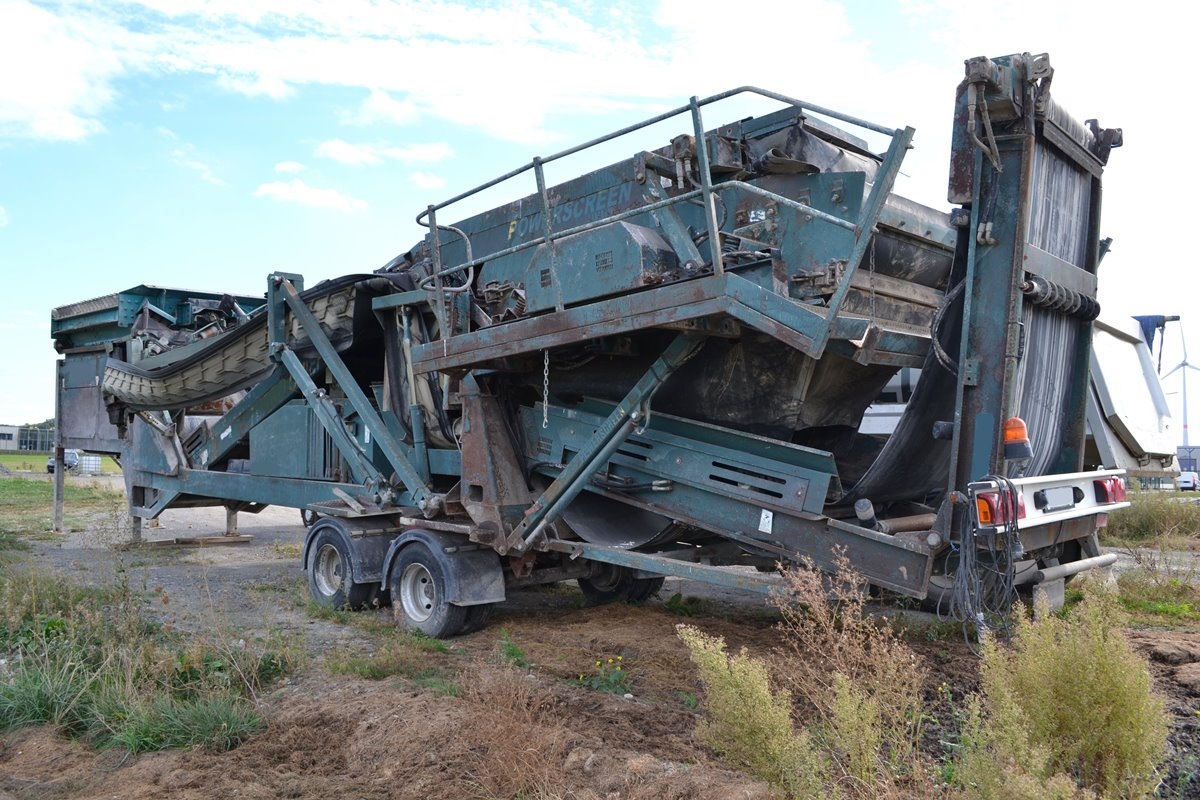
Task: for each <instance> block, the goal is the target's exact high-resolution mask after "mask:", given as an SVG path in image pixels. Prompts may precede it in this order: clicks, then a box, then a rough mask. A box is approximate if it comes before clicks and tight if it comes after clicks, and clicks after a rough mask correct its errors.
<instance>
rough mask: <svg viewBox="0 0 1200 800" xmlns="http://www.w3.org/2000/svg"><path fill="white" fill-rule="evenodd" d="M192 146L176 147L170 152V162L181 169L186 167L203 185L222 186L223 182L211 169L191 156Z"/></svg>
mask: <svg viewBox="0 0 1200 800" xmlns="http://www.w3.org/2000/svg"><path fill="white" fill-rule="evenodd" d="M192 150H193V148H192V146H191V145H184V146H183V147H177V148H175V149H174V150H172V151H171V160H172V161H174V162H175V163H176V164H178V165H179V166H181V167H186V168H187V169H190V170H192V171H193V172H195V173H196V174H197V175H199V176H200V180H202V181H204V182H205V183H211V184H212V185H213V186H224V185H225V181H223V180H221V179H220V178H218V177H217V176H216V174H215V173H213V171H212V168H211V167H209V166H208V164H205V163H204V162H203V161H200V160H199V159H197V158H196V157H195V156H194V155H193V154H192Z"/></svg>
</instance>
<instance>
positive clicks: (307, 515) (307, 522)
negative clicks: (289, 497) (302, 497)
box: [300, 508, 321, 528]
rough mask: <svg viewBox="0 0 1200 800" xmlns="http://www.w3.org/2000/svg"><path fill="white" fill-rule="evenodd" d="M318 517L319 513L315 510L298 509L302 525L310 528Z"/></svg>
mask: <svg viewBox="0 0 1200 800" xmlns="http://www.w3.org/2000/svg"><path fill="white" fill-rule="evenodd" d="M320 519H321V515H320V514H318V513H317V512H315V511H309V510H308V509H307V508H302V509H300V522H302V523H303V524H304V527H306V528H311V527H312V526H313V525H316V524H317V521H318V520H320Z"/></svg>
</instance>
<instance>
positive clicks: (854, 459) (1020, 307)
mask: <svg viewBox="0 0 1200 800" xmlns="http://www.w3.org/2000/svg"><path fill="white" fill-rule="evenodd" d="M1052 74H1053V73H1052V70H1051V68H1050V65H1049V61H1048V59H1047V57H1046V56H1044V55H1043V56H1031V55H1029V54H1023V55H1013V56H1007V57H1003V58H997V59H994V60H993V59H987V58H977V59H972V60H970V61H968V62H967V74H966V79H965V80H964V82H963V83H962V84H961V85H960V87H959V90H958V95H957V102H956V106H955V116H954V138H953V146H952V152H951V170H950V186H949V199H950V202H951V203H952V204H954V205H955V206H956V209H955V210H954V211H953V212H952V213H950V214H948V215H947V214H945V213H943V212H940V211H936V210H934V209H932V208H928V207H926V206H922V205H919V204H917V203H914V202H912V201H910V200H907V199H904V198H902V197H899V196H897V195H895V194H893V193H892V186H893V183H894V181H895V178H896V176H897V174H898V172H899V169H900V165H901V161H902V159H903V157H904V154H905V152H906V150H907V149H908V148H909V146H910V143H911V141H912V137H913V133H914V131H913V130H912V129H911V128H900V129H893V128H888V127H885V126H881V125H876V124H873V123H870V122H867V121H864V120H860V119H855V118H852V117H848V116H846V115H843V114H839V113H837V112H836V111H833V110H830V109H826V108H821V107H818V106H814V105H812V104H808V103H803V102H800V101H797V100H794V99H792V98H789V97H785V96H782V95H779V94H775V93H772V92H768V91H764V90H762V89H757V88H752V87H743V88H741V89H736V90H733V91H731V92H726V93H724V94H721V95H717V96H714V97H709V98H705V99H702V100H701V99H696V98H693V99H692V100H691V102H690V103H689V104H688V105H686V106H683V107H681V108H678V109H675V110H673V111H670V112H668V113H665V114H662V115H660V116H658V117H655V118H653V119H651V120H647V121H646V122H644V123H641V124H639V125H634V126H631V127H629V128H627V129H625V130H622V131H618V132H617V133H614V134H612V135H610V136H605V137H602V138H600V139H597V140H594V141H592V142H588V143H586V144H583V145H580V146H579V147H575V148H572V149H570V150H567V151H564V152H562V153H559V154H556V155H555V156H552V157H549V158H545V159H534V161H533V162H532V163H530V164H528V165H525V166H523V167H521V168H519V169H517V170H514V171H512V172H510V173H507V174H506V175H503V176H500V177H499V178H497V179H496V180H494V181H490V182H488V183H486V184H484V185H482V186H480V187H478V188H477V189H474V190H472V191H470V192H466V193H464V194H462V195H459V196H458V197H455V198H452V199H451V200H449V201H447V202H444V203H441V204H439V205H433V206H429V207H428V208H427V209H426V211H425V212H423V213H422V214H421V215H420V217H419V218H418V221H419V222H421V223H422V224H424V225H426V226H428V227H429V229H430V233H429V235H428V236H426V238H425V239H424V241H422V242H420V243H419V244H418V245H417V246H415V247H414V248H412V249H411V250H410V251H408V252H406V253H404V254H402V255H401V256H399V257H398V258H396V259H394V260H393V261H392V262H391V263H389V264H388V265H387V266H386V267H384V268H383V269H381V270H379V271H378V272H375V273H372V274H363V275H349V276H346V277H343V278H339V279H336V280H331V281H325V282H323V283H320V284H318V285H316V286H313V287H309V288H307V289H305V287H304V283H303V280H302V279H301V277H300V276H299V275H294V274H288V273H282V272H277V273H274V274H272V275H270V276H269V277H268V281H267V292H266V295H265V298H261V297H260V298H252V297H231V296H228V295H220V294H209V293H204V292H189V291H181V290H170V289H161V288H156V287H148V286H142V287H137V288H135V289H131V290H128V291H126V292H121V293H118V294H114V295H110V296H108V297H103V298H97V299H95V300H91V301H86V302H83V303H77V304H74V305H69V306H64V307H61V308H58V309H55V311H54V312H53V315H52V335H53V337H54V339H55V344H56V346H57V348H58V349H59V351H60V352H62V353H63V354H64V356H65V357H64V359H63V360H62V361H61V362H60V380H59V403H60V407H61V413H60V428H61V429H62V430H63V436H64V443H65V446H71V447H85V448H86V449H87V450H88V451H89V452H108V453H113V454H115V455H117V456H118V457H119V458H120V459H121V462H122V464H123V466H124V471H125V480H126V485H127V489H128V492H129V498H130V509H131V513H132V515H133V516H134V518H135V519H139V520H140V519H151V518H154V517H156V516H157V515H159V514H160V513H162V512H163V511H164V510H166V509H168V508H172V507H187V506H196V505H223V506H225V507H226V508H227V509H229V513H230V530H234V529H235V528H236V513H237V512H238V511H255V510H258V509H260V508H262V507H264V506H265V505H269V504H274V505H285V506H293V507H296V508H299V509H302V512H303V513H304V515H305V519H306V522H307V523H308V525H309V527H308V533H307V537H306V539H305V543H304V548H303V556H302V559H303V565H304V568H305V569H306V571H307V574H308V582H309V586H310V589H311V591H312V594H313V596H314V597H315V598H317V599H318V600H319V601H321V602H323V603H327V604H330V605H334V606H342V605H348V606H351V607H362V606H365V605H368V604H371V603H372V602H375V601H386V600H390V601H391V602H392V604H393V606H394V607H395V608H396V609H397V617H398V619H400V620H401V621H402V622H403V623H404V624H407V625H409V626H411V627H414V628H417V629H420V630H422V631H424V632H425V633H428V634H430V635H434V636H450V635H455V634H458V633H462V632H466V631H471V630H474V629H477V628H479V627H481V626H482V625H483V624H484V622H485V620H486V618H487V615H488V611H489V609H490V608H491V607H492V605H493V604H495V603H498V602H501V601H503V600H504V598H505V592H506V590H507V589H509V588H512V587H515V586H522V585H528V584H535V583H545V582H553V581H561V580H567V579H575V580H577V581H578V583H579V585H580V587H581V588H582V590H583V592H584V594H585V596H586V597H587V599H588V600H590V601H593V602H603V601H606V600H614V599H623V600H629V601H638V600H642V599H645V598H646V597H648V596H649V595H651V594H652V593H653V592H654V591H655V590H656V589H657V588H658V587H659V586H661V585H662V581H663V576H667V575H676V576H682V577H686V578H691V579H696V580H702V581H710V582H713V583H718V584H724V585H729V586H737V587H745V588H747V589H752V590H757V591H762V592H766V591H769V590H770V588H771V587H772V586H774V585H776V584H777V582H778V577H777V576H775V575H772V574H771V572H772V571H773V568H774V567H775V565H776V564H778V563H780V562H782V563H784V564H789V563H796V562H811V563H813V564H815V565H817V566H818V567H821V568H826V569H832V568H833V567H834V565H835V559H836V557H837V554H838V553H845V556H846V557H847V558H848V559H849V562H850V564H851V565H852V566H853V567H854V569H855V570H857V571H858V572H859V573H861V574H862V575H863V576H865V577H866V578H867V579H869V580H870V581H871V582H872V583H873V584H875V585H876V586H879V587H882V588H885V589H888V590H891V591H893V592H898V593H900V594H904V595H909V596H912V597H915V598H933V599H936V598H943V599H945V598H949V599H952V600H953V601H954V606H955V608H956V610H957V611H958V612H959V613H960V614H962V615H964V616H966V617H975V616H977V615H978V614H979V613H980V612H981V611H983V610H986V609H987V608H989V607H995V606H1000V605H1004V604H1007V603H1009V602H1011V597H1012V593H1013V591H1014V588H1015V586H1016V585H1018V584H1034V583H1042V584H1045V585H1053V584H1054V583H1055V582H1057V581H1061V580H1063V579H1065V578H1066V577H1069V576H1070V575H1072V574H1075V573H1077V572H1080V571H1083V570H1085V569H1088V568H1090V567H1094V566H1098V565H1101V564H1103V563H1105V558H1104V557H1102V556H1100V554H1099V552H1098V550H1097V547H1096V536H1095V534H1096V530H1097V528H1098V527H1099V526H1102V525H1103V524H1104V522H1105V515H1106V514H1107V513H1108V512H1109V511H1112V510H1114V509H1117V508H1121V507H1123V506H1125V505H1127V503H1126V502H1125V487H1124V483H1123V480H1122V473H1121V472H1120V471H1119V470H1105V469H1092V470H1091V471H1083V470H1084V463H1083V441H1084V418H1085V406H1086V401H1087V392H1088V360H1089V354H1090V341H1091V330H1092V320H1093V319H1094V318H1095V316H1096V314H1097V313H1098V311H1099V306H1098V304H1097V303H1096V300H1095V296H1096V273H1097V266H1098V264H1099V261H1100V259H1101V256H1102V254H1103V252H1104V249H1105V247H1106V242H1102V241H1101V240H1100V239H1099V233H1098V229H1099V222H1100V178H1101V173H1102V171H1103V168H1104V165H1105V163H1106V162H1107V159H1108V156H1109V151H1110V150H1111V148H1113V147H1115V146H1118V145H1119V144H1120V143H1121V136H1120V131H1119V130H1116V129H1103V128H1101V127H1099V126H1098V125H1097V124H1096V123H1095V121H1089V122H1088V123H1087V124H1086V125H1081V124H1079V123H1077V122H1075V121H1074V120H1073V119H1071V118H1070V117H1069V116H1068V115H1067V114H1066V113H1064V112H1063V111H1062V109H1060V108H1059V107H1058V106H1057V105H1056V103H1055V102H1054V100H1053V98H1052V97H1051V96H1050V92H1049V88H1050V81H1051V77H1052ZM737 94H753V95H760V96H763V97H765V98H768V99H771V100H773V101H776V103H779V104H782V105H783V107H782V108H781V109H780V110H778V111H775V112H773V113H768V114H766V115H764V116H760V117H752V118H747V119H742V120H740V121H737V122H734V123H731V124H728V125H724V126H721V127H717V128H715V129H711V130H709V129H706V128H705V126H704V123H703V121H702V113H703V112H704V110H706V109H707V107H708V106H709V105H710V104H711V103H714V102H716V101H718V100H722V99H724V98H727V97H730V96H733V95H737ZM672 118H677V119H678V120H679V121H680V124H681V126H685V127H687V128H689V129H690V130H689V132H688V133H684V134H681V135H679V136H676V137H675V138H673V139H671V140H670V142H669V143H668V144H666V145H665V146H662V147H660V148H658V149H655V150H646V151H641V152H638V153H636V154H635V155H634V156H633V157H632V158H629V159H627V160H624V161H620V162H618V163H615V164H613V165H611V166H609V167H606V168H603V169H599V170H596V171H594V172H591V173H589V174H586V175H582V176H580V177H577V178H575V179H573V180H569V181H567V182H565V183H562V184H560V185H557V186H548V185H547V183H546V180H545V174H544V165H545V164H546V163H548V162H550V161H553V160H556V159H559V158H563V157H565V156H569V155H572V154H575V153H577V152H579V151H581V150H584V149H586V148H589V147H592V146H594V145H597V144H599V143H601V142H605V141H608V140H610V139H612V138H614V137H616V136H623V135H626V134H631V133H634V132H636V131H638V130H640V129H641V128H644V127H647V126H648V125H651V124H655V123H659V122H662V121H664V120H668V119H672ZM689 122H690V124H689ZM844 128H846V129H853V130H855V131H858V132H859V133H861V134H863V135H864V136H874V137H876V138H877V139H881V140H883V141H885V143H886V144H885V146H884V147H882V148H878V149H879V150H880V152H875V151H873V150H872V149H871V148H870V147H869V145H868V142H867V141H866V140H865V139H864V138H860V136H858V135H856V134H855V133H851V132H849V131H848V130H844ZM523 173H532V176H531V177H532V178H533V183H534V184H535V185H536V191H535V192H534V193H533V194H531V195H529V196H526V197H523V198H521V199H519V200H516V201H514V202H511V203H509V204H507V205H504V206H501V207H498V208H495V209H492V210H490V211H487V212H485V213H481V214H478V215H476V216H473V217H471V218H469V219H466V220H462V221H459V222H456V223H454V224H453V225H450V224H446V223H445V222H444V219H445V218H446V216H447V212H446V209H447V208H448V207H450V206H452V205H453V204H455V203H458V202H460V201H462V200H464V199H466V198H467V197H469V196H471V195H473V194H475V193H477V192H479V191H482V190H484V189H488V188H491V187H493V186H495V185H496V184H498V183H500V182H502V181H506V180H509V179H512V178H514V177H517V176H520V175H522V174H523ZM527 177H528V176H527ZM902 367H919V368H920V369H921V379H920V382H919V384H918V385H917V386H916V388H915V391H914V393H913V396H912V398H911V400H910V402H909V403H908V405H907V408H906V410H905V413H904V416H903V418H902V419H901V420H900V421H899V423H898V424H897V426H896V429H895V432H894V433H893V435H892V436H891V437H890V438H888V439H887V441H886V443H884V444H882V445H879V444H877V440H875V439H873V438H871V437H868V436H863V435H860V434H859V432H858V427H859V425H860V423H861V422H862V418H863V412H864V411H865V409H866V408H867V406H868V405H869V404H870V403H871V401H872V400H873V399H874V398H875V397H876V396H877V395H878V394H879V392H880V389H881V388H882V387H883V386H884V385H885V384H886V383H887V381H888V380H889V378H890V377H891V376H892V375H893V374H895V372H896V371H897V370H898V369H900V368H902ZM737 566H743V567H758V568H760V571H755V570H745V569H741V570H739V569H730V567H737Z"/></svg>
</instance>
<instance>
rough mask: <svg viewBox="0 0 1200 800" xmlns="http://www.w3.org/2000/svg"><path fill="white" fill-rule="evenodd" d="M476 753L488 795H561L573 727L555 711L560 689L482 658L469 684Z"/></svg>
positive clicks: (470, 732)
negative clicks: (554, 691) (556, 693)
mask: <svg viewBox="0 0 1200 800" xmlns="http://www.w3.org/2000/svg"><path fill="white" fill-rule="evenodd" d="M463 698H464V699H465V700H466V702H467V703H468V705H469V706H470V707H471V712H472V713H471V719H472V724H471V726H470V727H469V728H468V729H466V730H465V731H464V732H463V733H464V736H465V738H466V739H467V742H468V744H469V745H470V747H471V749H472V751H473V753H474V754H475V763H474V764H473V765H472V769H471V773H472V776H473V778H474V781H475V783H476V785H477V786H478V788H479V791H480V794H481V796H483V797H531V798H533V797H537V798H549V797H559V796H562V795H563V794H564V792H565V789H564V787H563V784H562V781H563V778H562V765H563V761H564V760H565V758H566V754H567V749H568V747H569V745H570V741H571V739H570V730H569V729H568V728H567V726H566V725H565V724H563V722H562V721H561V720H560V719H559V718H558V716H557V715H556V714H555V705H556V701H555V698H554V695H553V694H551V693H550V692H549V691H547V690H546V689H544V688H542V687H540V686H539V685H538V682H537V681H536V679H535V678H533V677H532V676H531V675H530V673H528V672H526V671H524V670H521V669H518V668H516V667H513V666H511V665H496V664H481V665H480V666H479V669H478V670H477V671H476V672H475V673H474V675H473V676H472V677H471V680H470V681H469V682H467V684H466V685H465V686H464V692H463Z"/></svg>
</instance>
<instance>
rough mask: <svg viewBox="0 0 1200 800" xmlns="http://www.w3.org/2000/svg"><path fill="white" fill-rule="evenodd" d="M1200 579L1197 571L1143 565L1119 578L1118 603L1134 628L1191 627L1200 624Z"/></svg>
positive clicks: (1127, 571)
mask: <svg viewBox="0 0 1200 800" xmlns="http://www.w3.org/2000/svg"><path fill="white" fill-rule="evenodd" d="M1198 579H1200V576H1197V575H1196V574H1195V571H1194V570H1188V571H1184V572H1180V571H1178V570H1172V569H1171V568H1169V567H1168V568H1163V567H1161V566H1159V567H1155V566H1152V565H1142V566H1139V567H1136V568H1134V569H1131V570H1126V571H1125V572H1122V573H1121V574H1120V575H1118V576H1117V589H1118V599H1119V600H1120V603H1121V606H1122V608H1124V609H1125V611H1126V612H1127V613H1128V614H1129V616H1130V618H1131V621H1132V622H1133V623H1134V624H1137V625H1145V626H1164V627H1190V626H1193V625H1195V624H1197V623H1200V585H1198V583H1197V581H1198Z"/></svg>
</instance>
